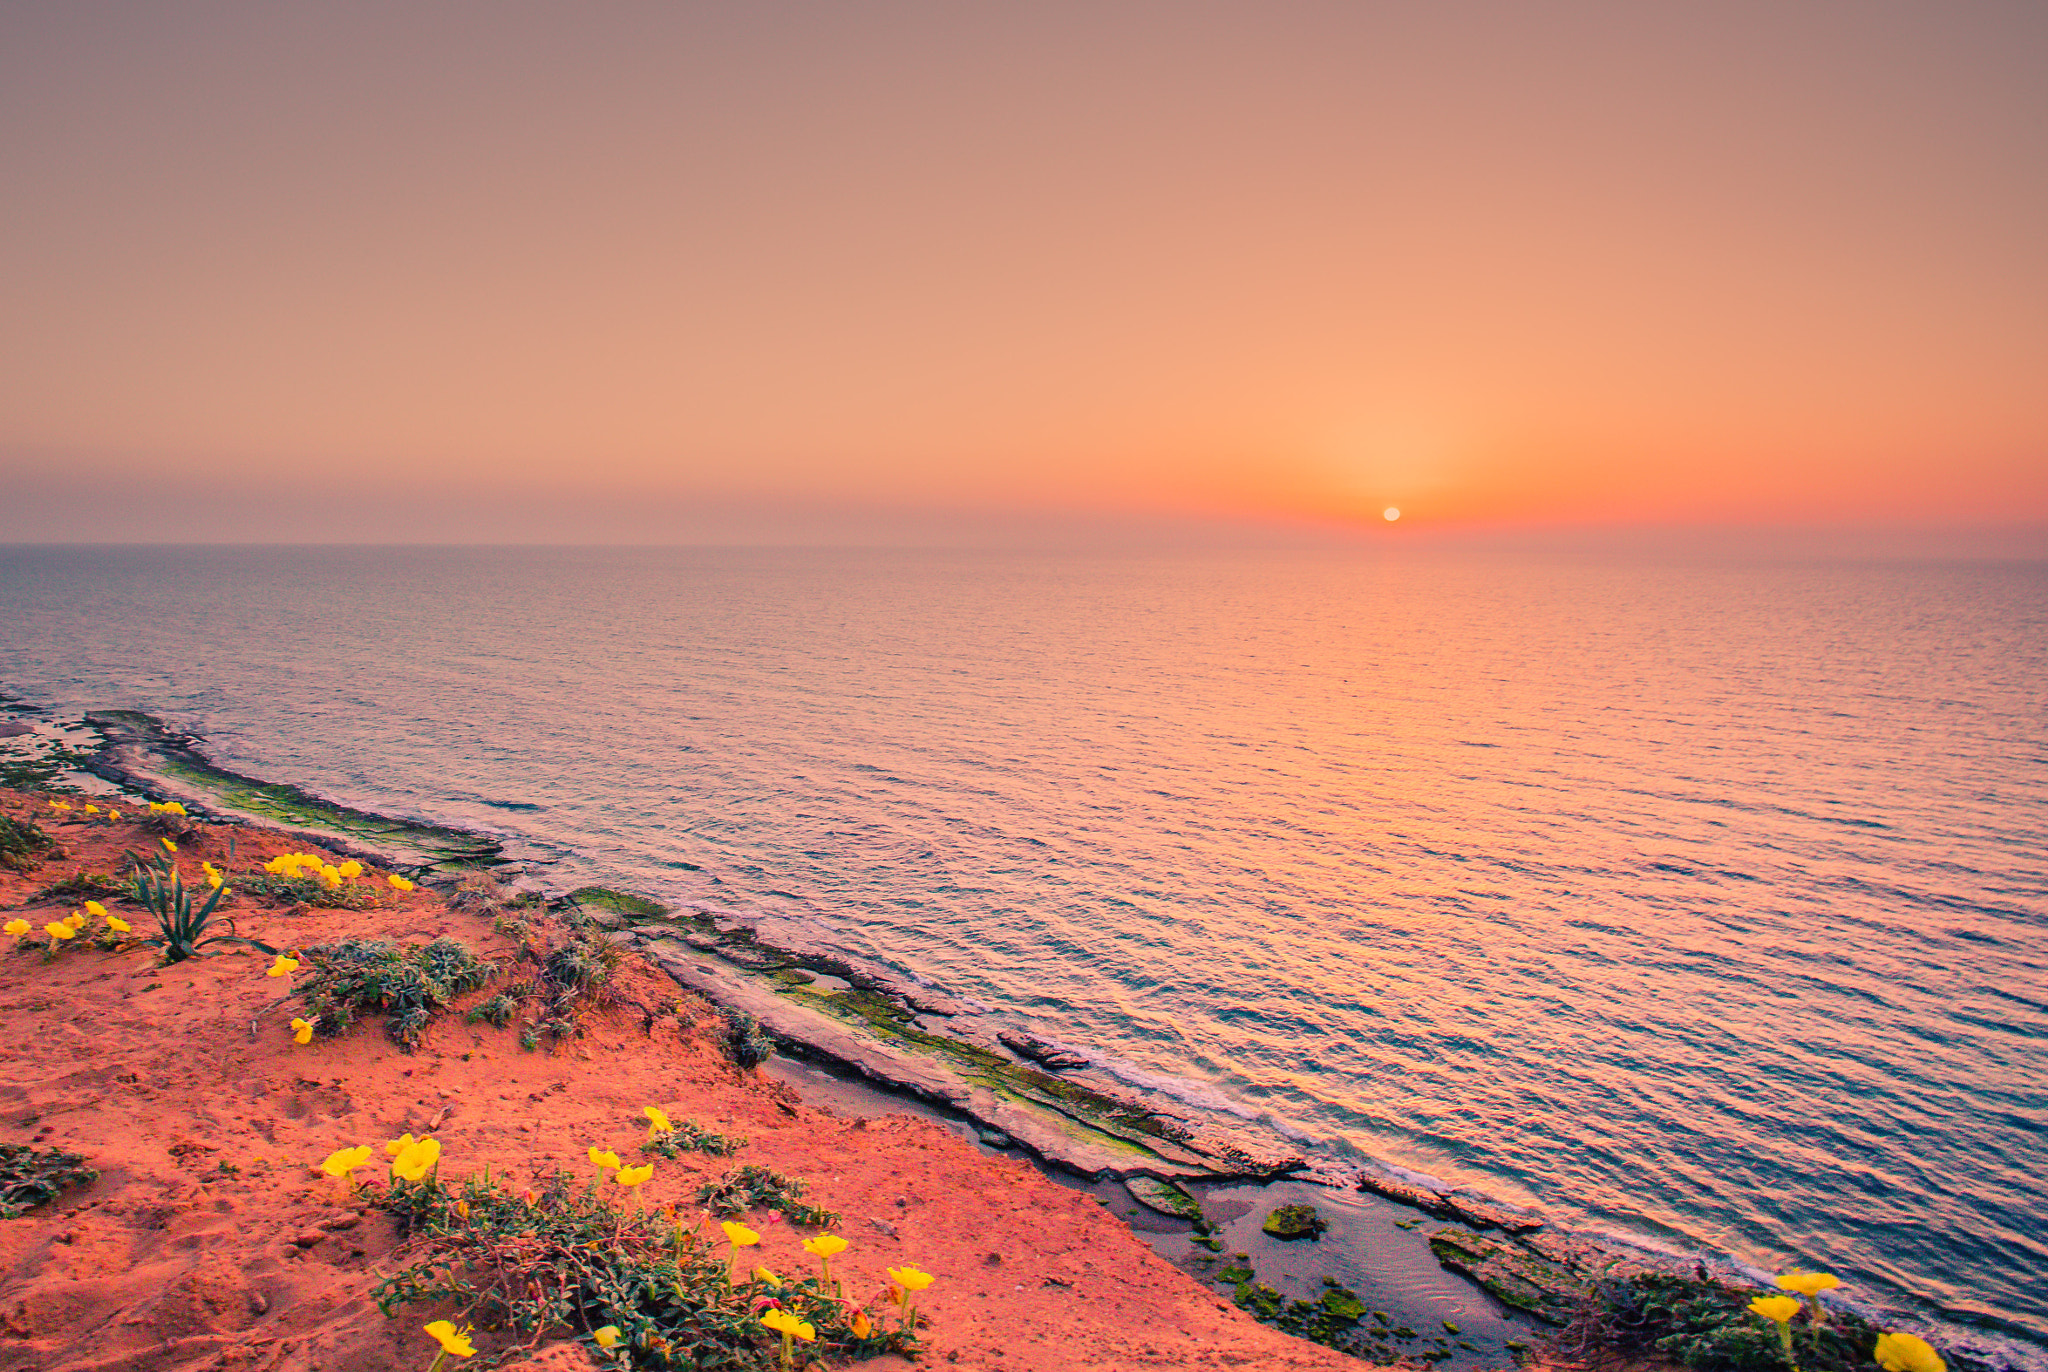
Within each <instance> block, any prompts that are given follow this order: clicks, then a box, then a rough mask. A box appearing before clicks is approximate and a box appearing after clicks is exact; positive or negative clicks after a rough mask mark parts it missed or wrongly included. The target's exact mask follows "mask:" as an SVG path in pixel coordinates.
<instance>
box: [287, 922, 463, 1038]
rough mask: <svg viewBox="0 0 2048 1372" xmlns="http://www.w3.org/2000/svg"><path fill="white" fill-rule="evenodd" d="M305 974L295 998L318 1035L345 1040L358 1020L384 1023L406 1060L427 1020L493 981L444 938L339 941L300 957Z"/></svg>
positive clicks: (458, 946) (309, 951)
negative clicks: (371, 1017)
mask: <svg viewBox="0 0 2048 1372" xmlns="http://www.w3.org/2000/svg"><path fill="white" fill-rule="evenodd" d="M300 959H301V961H303V962H305V963H306V964H307V966H308V967H309V968H310V969H311V970H310V975H309V976H308V978H307V980H306V981H304V982H303V983H302V984H301V985H300V986H299V987H298V988H297V990H296V994H297V995H298V996H299V998H300V999H301V1000H303V1001H304V1002H305V1003H306V1009H307V1011H308V1012H309V1015H310V1017H311V1019H312V1021H313V1024H314V1026H315V1028H316V1029H317V1030H318V1032H319V1033H321V1034H323V1035H325V1036H327V1037H330V1038H332V1037H335V1036H337V1035H340V1034H345V1033H347V1032H348V1031H349V1029H350V1028H352V1027H353V1026H354V1025H355V1022H356V1019H357V1018H358V1017H359V1016H361V1015H367V1014H371V1013H381V1014H385V1015H386V1016H387V1018H386V1020H385V1029H386V1030H387V1031H388V1032H389V1033H390V1035H391V1039H392V1041H393V1042H394V1043H396V1044H397V1045H398V1046H399V1047H400V1048H402V1049H404V1050H405V1051H406V1052H408V1053H409V1052H411V1051H412V1050H413V1049H414V1048H417V1047H418V1046H419V1043H420V1039H421V1038H422V1037H423V1036H424V1035H425V1034H426V1030H427V1025H428V1023H429V1022H430V1021H432V1019H433V1017H434V1016H435V1015H436V1014H438V1013H440V1012H441V1011H442V1010H444V1009H446V1008H447V1006H448V1003H449V1001H451V1000H453V999H454V998H455V997H456V996H459V995H461V994H463V993H464V992H466V991H474V990H475V989H476V988H478V987H479V986H482V985H483V984H484V983H485V982H487V981H489V980H490V979H491V978H492V977H493V976H495V975H497V971H498V967H497V964H496V963H493V962H489V961H486V960H485V959H483V958H479V957H478V956H477V955H476V954H474V953H472V952H470V951H469V949H468V948H466V947H464V946H463V945H462V944H461V943H459V942H457V941H456V940H454V939H452V938H437V939H435V940H434V941H433V942H432V943H393V942H392V941H391V940H389V939H343V940H342V941H341V942H339V943H326V944H321V945H319V946H318V947H314V948H308V949H306V950H305V951H304V952H303V953H301V954H300Z"/></svg>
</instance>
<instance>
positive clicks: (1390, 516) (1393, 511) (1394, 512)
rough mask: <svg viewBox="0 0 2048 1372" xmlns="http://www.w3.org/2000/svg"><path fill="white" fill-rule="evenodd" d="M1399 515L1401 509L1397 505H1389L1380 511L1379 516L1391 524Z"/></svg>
mask: <svg viewBox="0 0 2048 1372" xmlns="http://www.w3.org/2000/svg"><path fill="white" fill-rule="evenodd" d="M1400 517H1401V511H1400V508H1399V507H1398V506H1394V505H1389V506H1387V508H1386V509H1384V510H1381V511H1380V518H1381V519H1384V520H1386V521H1387V523H1389V524H1392V523H1393V522H1394V521H1395V520H1397V519H1399V518H1400Z"/></svg>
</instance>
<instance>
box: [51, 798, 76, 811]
mask: <svg viewBox="0 0 2048 1372" xmlns="http://www.w3.org/2000/svg"><path fill="white" fill-rule="evenodd" d="M50 808H51V809H52V810H68V809H70V808H71V807H70V806H69V805H68V804H66V803H65V802H64V801H61V800H53V801H51V802H50Z"/></svg>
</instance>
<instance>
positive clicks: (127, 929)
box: [107, 915, 135, 934]
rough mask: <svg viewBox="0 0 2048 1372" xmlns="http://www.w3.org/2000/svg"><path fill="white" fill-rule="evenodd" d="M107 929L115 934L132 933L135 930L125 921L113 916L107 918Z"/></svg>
mask: <svg viewBox="0 0 2048 1372" xmlns="http://www.w3.org/2000/svg"><path fill="white" fill-rule="evenodd" d="M107 927H108V928H109V929H112V930H113V931H114V932H115V933H117V934H127V933H133V932H134V928H135V926H133V925H132V924H130V923H129V922H128V921H127V920H125V919H120V918H118V917H116V916H114V915H108V916H107Z"/></svg>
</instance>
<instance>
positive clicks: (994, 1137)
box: [977, 1129, 1011, 1148]
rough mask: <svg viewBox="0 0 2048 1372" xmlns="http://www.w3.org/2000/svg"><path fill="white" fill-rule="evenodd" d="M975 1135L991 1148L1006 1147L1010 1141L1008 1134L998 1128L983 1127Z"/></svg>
mask: <svg viewBox="0 0 2048 1372" xmlns="http://www.w3.org/2000/svg"><path fill="white" fill-rule="evenodd" d="M977 1137H978V1138H980V1140H981V1141H982V1142H983V1143H985V1144H987V1145H988V1146H989V1147H991V1148H1008V1147H1009V1146H1010V1143H1011V1139H1010V1136H1009V1135H1008V1134H1005V1133H1003V1132H1002V1131H1001V1130H1000V1129H984V1130H982V1131H981V1132H980V1133H979V1134H978V1135H977Z"/></svg>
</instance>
